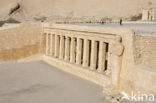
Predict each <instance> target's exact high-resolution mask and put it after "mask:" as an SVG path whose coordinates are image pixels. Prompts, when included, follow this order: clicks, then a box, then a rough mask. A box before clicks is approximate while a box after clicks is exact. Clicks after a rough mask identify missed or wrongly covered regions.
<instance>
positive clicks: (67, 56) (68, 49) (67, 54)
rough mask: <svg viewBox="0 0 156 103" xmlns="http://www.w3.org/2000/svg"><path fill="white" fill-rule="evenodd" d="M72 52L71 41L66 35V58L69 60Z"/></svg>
mask: <svg viewBox="0 0 156 103" xmlns="http://www.w3.org/2000/svg"><path fill="white" fill-rule="evenodd" d="M69 53H70V41H69V37H66V39H65V60H66V61H69V55H70V54H69Z"/></svg>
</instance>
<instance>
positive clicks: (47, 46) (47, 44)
mask: <svg viewBox="0 0 156 103" xmlns="http://www.w3.org/2000/svg"><path fill="white" fill-rule="evenodd" d="M45 35H46V55H48V51H49V34H48V33H46V34H45Z"/></svg>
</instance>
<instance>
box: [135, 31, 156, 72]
mask: <svg viewBox="0 0 156 103" xmlns="http://www.w3.org/2000/svg"><path fill="white" fill-rule="evenodd" d="M134 54H135V55H134V57H135V63H136V64H137V65H138V64H142V65H145V66H147V67H149V68H151V69H155V70H156V36H155V35H150V34H149V35H148V34H146V35H145V34H144V35H141V34H140V35H135V37H134Z"/></svg>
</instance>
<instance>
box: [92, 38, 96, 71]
mask: <svg viewBox="0 0 156 103" xmlns="http://www.w3.org/2000/svg"><path fill="white" fill-rule="evenodd" d="M96 62H97V42H96V41H95V40H92V41H91V69H93V70H95V69H96Z"/></svg>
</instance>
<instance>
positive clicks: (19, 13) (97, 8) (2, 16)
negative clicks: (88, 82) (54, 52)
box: [0, 0, 156, 22]
mask: <svg viewBox="0 0 156 103" xmlns="http://www.w3.org/2000/svg"><path fill="white" fill-rule="evenodd" d="M154 7H156V0H0V20H1V21H2V20H6V19H8V18H14V19H15V20H17V21H20V22H22V21H27V20H36V21H37V20H42V19H43V20H47V21H50V20H53V19H61V18H64V19H72V18H79V19H82V18H89V19H90V18H91V19H100V18H103V17H107V18H113V19H117V18H121V17H122V18H131V17H133V16H139V15H140V14H141V12H142V9H143V8H147V9H149V8H154Z"/></svg>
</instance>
